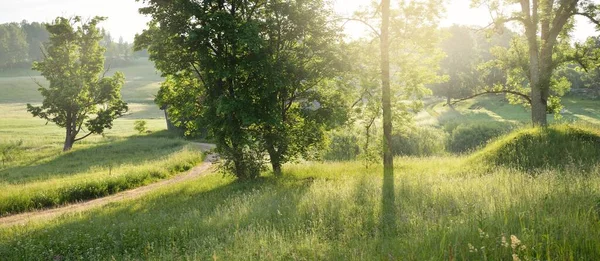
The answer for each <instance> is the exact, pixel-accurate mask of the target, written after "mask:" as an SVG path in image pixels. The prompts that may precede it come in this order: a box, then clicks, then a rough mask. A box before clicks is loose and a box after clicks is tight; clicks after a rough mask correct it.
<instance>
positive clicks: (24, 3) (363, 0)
mask: <svg viewBox="0 0 600 261" xmlns="http://www.w3.org/2000/svg"><path fill="white" fill-rule="evenodd" d="M333 1H334V2H335V9H336V11H337V12H338V13H340V14H342V15H345V16H350V15H351V14H352V13H353V12H354V11H356V10H358V9H359V8H360V7H361V6H365V5H368V4H369V3H370V2H371V0H333ZM448 2H451V4H449V5H448V6H447V12H446V18H445V19H444V20H443V21H442V26H449V25H452V24H465V25H487V24H488V23H489V21H490V17H489V14H488V12H487V10H486V9H485V8H480V9H471V8H470V2H471V0H449V1H448ZM141 6H142V4H141V3H139V2H136V1H135V0H0V23H6V22H20V21H22V20H28V21H38V22H49V21H52V20H53V19H54V18H55V17H57V16H73V15H79V16H82V17H84V18H87V17H92V16H96V15H100V16H107V17H108V18H109V19H108V20H107V21H105V22H104V23H103V24H102V26H103V27H104V28H106V29H107V30H108V31H109V32H111V34H112V35H113V37H114V38H115V39H118V38H119V37H120V36H122V37H123V38H124V39H125V41H129V42H131V41H133V37H134V35H135V34H136V33H139V32H141V31H142V30H143V29H144V28H145V26H146V22H147V21H148V18H146V17H144V16H142V15H140V14H139V13H138V12H137V10H138V8H139V7H141ZM577 28H578V30H577V31H576V32H575V34H574V36H575V38H576V39H577V40H581V39H585V38H586V37H587V36H590V35H598V33H596V32H594V27H593V26H591V25H590V24H589V23H588V22H587V21H585V20H584V19H578V24H577ZM363 29H364V28H362V27H361V26H360V25H358V24H349V25H348V26H347V32H348V33H350V34H359V32H361V31H363Z"/></svg>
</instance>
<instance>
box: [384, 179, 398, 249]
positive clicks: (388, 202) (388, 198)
mask: <svg viewBox="0 0 600 261" xmlns="http://www.w3.org/2000/svg"><path fill="white" fill-rule="evenodd" d="M394 182H395V180H394V168H384V171H383V186H382V191H381V192H382V193H381V212H382V213H381V221H380V223H379V229H380V233H379V241H380V242H379V247H380V250H381V252H380V253H382V254H383V255H384V256H385V255H388V257H389V258H390V259H391V260H395V259H397V258H399V257H394V256H393V255H392V252H393V249H394V248H395V247H397V246H395V240H394V238H396V237H397V236H398V225H397V223H396V222H397V219H398V213H397V212H396V207H397V205H396V191H395V189H394Z"/></svg>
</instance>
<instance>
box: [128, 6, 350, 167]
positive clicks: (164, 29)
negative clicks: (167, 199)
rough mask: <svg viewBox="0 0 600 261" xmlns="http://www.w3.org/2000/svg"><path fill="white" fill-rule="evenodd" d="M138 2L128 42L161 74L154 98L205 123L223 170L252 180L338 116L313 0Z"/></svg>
mask: <svg viewBox="0 0 600 261" xmlns="http://www.w3.org/2000/svg"><path fill="white" fill-rule="evenodd" d="M144 2H146V3H147V4H148V5H149V6H148V7H146V8H142V9H141V13H143V14H146V15H150V16H152V21H151V22H150V24H149V28H148V29H147V30H145V31H144V33H142V34H141V35H138V36H137V37H136V43H135V44H136V48H137V49H138V50H140V49H143V48H147V49H148V51H149V53H150V58H151V59H152V60H153V61H155V62H156V66H157V68H158V69H159V70H160V71H161V72H162V73H163V75H165V76H167V77H168V78H167V81H166V82H165V83H164V84H163V86H162V88H161V92H160V93H159V96H158V97H157V102H158V103H159V104H160V105H161V106H162V107H165V108H168V110H169V113H170V115H171V117H173V118H172V120H173V122H174V123H176V124H179V125H183V126H184V127H185V129H186V130H187V131H188V132H196V131H199V130H201V129H203V128H207V129H208V133H209V135H210V136H211V138H213V139H214V140H215V142H216V144H217V151H218V153H219V154H220V156H221V157H222V159H223V160H224V161H225V162H224V164H223V167H224V169H225V170H227V171H228V172H231V173H233V174H235V175H236V176H237V177H239V178H241V179H250V178H256V177H258V175H259V174H260V170H262V169H263V160H262V159H263V158H264V154H268V155H269V159H270V162H271V165H272V167H273V170H274V171H275V172H276V173H279V172H280V171H281V165H282V164H283V163H285V162H288V161H290V160H292V159H294V158H295V157H298V156H300V155H302V154H306V153H307V152H308V150H309V149H310V147H312V146H318V145H319V144H320V143H321V142H322V140H323V139H324V133H325V131H326V130H328V129H331V128H332V127H333V126H335V125H338V124H339V123H340V122H343V121H344V118H345V107H346V106H345V99H344V98H345V97H344V96H342V93H343V91H341V90H340V88H341V87H342V86H341V85H339V84H338V83H337V82H336V81H334V80H333V79H334V76H337V75H338V71H339V69H340V67H341V65H342V64H341V63H340V62H339V61H340V57H339V56H340V50H339V49H338V46H337V45H336V44H339V43H340V42H341V36H340V34H339V30H338V29H337V28H335V27H334V26H333V25H332V24H331V23H329V22H328V17H329V14H330V12H331V11H330V10H329V9H327V8H326V6H325V4H324V2H323V1H321V0H310V1H291V2H290V1H288V2H262V1H249V2H246V3H244V4H239V1H222V2H221V3H218V2H214V1H199V2H198V1H157V0H156V1H155V0H149V1H144ZM174 21H178V22H174ZM183 90H187V92H182V91H183Z"/></svg>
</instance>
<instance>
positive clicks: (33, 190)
mask: <svg viewBox="0 0 600 261" xmlns="http://www.w3.org/2000/svg"><path fill="white" fill-rule="evenodd" d="M117 70H118V71H122V72H124V73H125V75H126V78H127V79H126V84H125V86H124V87H123V89H122V93H123V98H124V100H125V101H126V102H128V103H129V108H130V110H129V112H128V114H127V115H126V116H125V117H123V118H120V119H117V120H116V121H115V124H114V127H113V128H112V129H110V130H107V131H106V133H105V135H102V136H100V135H93V136H90V137H89V138H87V139H85V140H83V141H81V142H78V143H76V144H75V146H74V149H73V150H72V151H70V152H68V153H63V152H62V145H63V141H64V130H63V129H61V128H59V127H56V126H55V125H53V124H52V123H48V124H46V122H45V121H43V120H41V119H37V118H33V117H32V116H31V115H30V114H29V113H28V112H27V111H26V104H25V103H27V102H31V103H39V102H41V96H40V95H39V93H38V91H37V86H36V85H35V82H34V81H33V80H32V78H30V77H28V76H23V75H27V74H28V73H33V72H31V71H20V72H12V75H16V76H12V77H9V76H8V75H0V93H1V96H0V119H1V120H0V152H2V154H1V155H0V159H1V161H0V215H6V214H11V213H19V212H23V211H28V210H32V209H38V208H44V207H53V206H57V205H62V204H66V203H71V202H76V201H80V200H85V199H90V198H96V197H101V196H105V195H108V194H113V193H116V192H119V191H122V190H126V189H130V188H134V187H138V186H141V185H144V184H148V183H151V182H153V181H156V180H159V179H164V178H167V177H170V176H172V175H175V174H177V173H180V172H182V171H185V170H187V169H189V168H191V167H193V166H194V165H196V164H198V163H200V162H201V161H202V157H203V156H202V155H201V153H200V152H199V150H198V149H197V148H196V146H195V145H193V144H191V143H190V142H188V141H185V140H182V139H179V138H174V137H172V136H171V135H168V134H165V133H164V131H163V130H164V129H165V128H166V123H165V120H164V115H163V113H162V111H160V110H159V109H158V108H157V106H156V105H155V104H154V103H153V95H154V94H155V93H156V91H157V89H158V85H159V82H160V80H161V78H160V77H159V76H158V75H156V74H155V72H154V69H153V65H152V63H150V62H148V61H136V62H135V63H134V64H133V65H132V66H129V67H125V68H115V70H113V71H117ZM35 78H36V79H38V80H40V81H41V79H40V77H39V76H35ZM42 84H44V83H43V82H42ZM138 119H142V120H145V121H147V123H148V129H149V131H150V132H151V133H150V134H147V133H145V134H143V135H140V134H138V133H137V132H136V131H135V130H134V129H133V125H134V122H135V120H138Z"/></svg>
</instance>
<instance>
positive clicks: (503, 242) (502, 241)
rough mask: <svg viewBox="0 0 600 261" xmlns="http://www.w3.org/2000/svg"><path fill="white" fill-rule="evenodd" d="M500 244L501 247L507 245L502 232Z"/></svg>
mask: <svg viewBox="0 0 600 261" xmlns="http://www.w3.org/2000/svg"><path fill="white" fill-rule="evenodd" d="M501 245H502V246H503V247H508V243H507V242H506V237H505V236H504V234H502V239H501Z"/></svg>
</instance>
